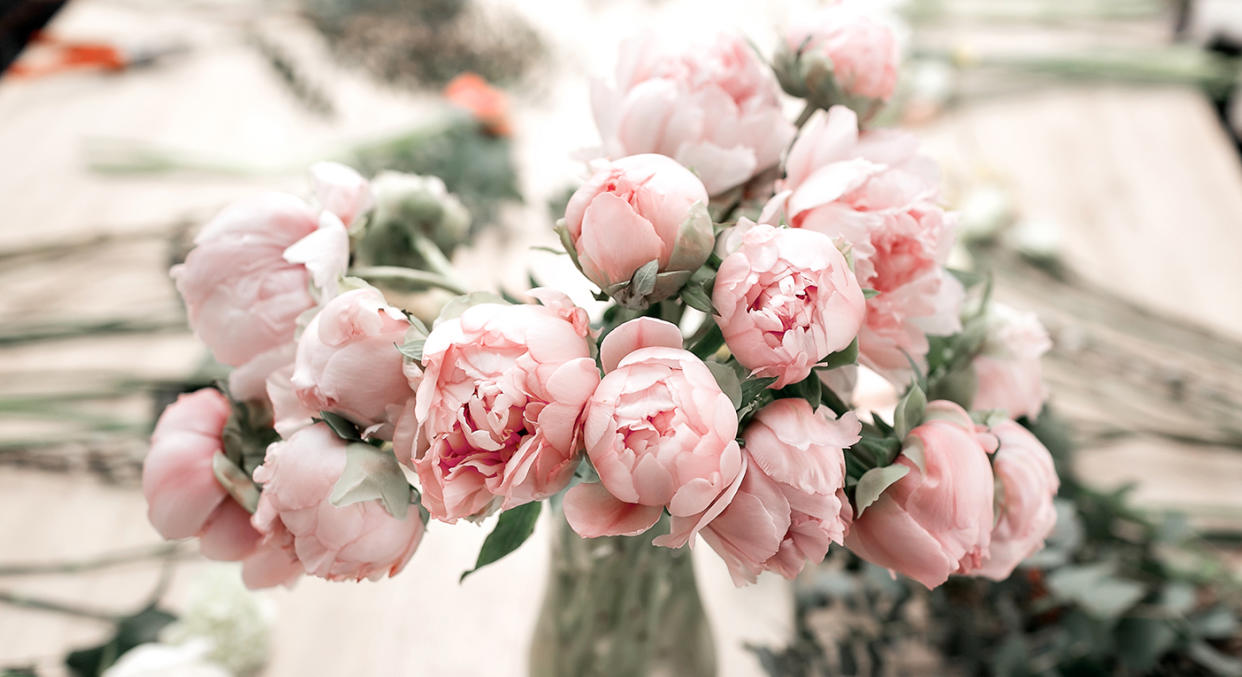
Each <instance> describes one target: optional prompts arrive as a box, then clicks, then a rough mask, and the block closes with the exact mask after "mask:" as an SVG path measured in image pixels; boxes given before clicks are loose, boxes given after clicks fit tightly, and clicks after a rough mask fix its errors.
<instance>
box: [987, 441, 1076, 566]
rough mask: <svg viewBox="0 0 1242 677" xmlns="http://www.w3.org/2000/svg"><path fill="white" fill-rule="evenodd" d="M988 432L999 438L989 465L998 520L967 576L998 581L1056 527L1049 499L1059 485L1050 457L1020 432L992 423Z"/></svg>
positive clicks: (1041, 445) (1044, 449)
mask: <svg viewBox="0 0 1242 677" xmlns="http://www.w3.org/2000/svg"><path fill="white" fill-rule="evenodd" d="M992 432H993V434H995V435H996V437H997V439H998V440H1000V448H999V449H998V450H997V452H996V456H995V458H994V459H993V461H992V470H993V471H994V472H995V473H996V479H997V493H998V495H997V497H996V498H997V504H998V505H997V511H998V516H997V520H996V526H995V527H993V528H992V545H991V548H990V552H989V554H988V556H987V557H985V558H984V559H983V564H982V566H980V567H979V568H978V569H976V570H975V571H974V572H973V573H975V574H976V575H979V576H986V577H987V578H991V579H993V580H997V581H1003V580H1005V579H1006V578H1009V575H1010V574H1012V573H1013V570H1014V568H1016V567H1017V566H1018V564H1019V563H1021V562H1022V560H1024V559H1026V558H1027V557H1030V556H1031V555H1032V554H1034V553H1035V552H1036V551H1038V550H1040V549H1041V548H1043V547H1044V539H1046V538H1048V534H1051V533H1052V529H1053V527H1055V526H1056V523H1057V511H1056V507H1055V506H1053V503H1052V499H1053V498H1055V497H1056V494H1057V489H1058V487H1060V484H1061V482H1060V480H1059V479H1058V478H1057V471H1056V467H1055V466H1054V465H1053V462H1052V454H1050V453H1048V449H1047V448H1045V447H1044V445H1043V444H1041V443H1040V441H1039V440H1038V439H1036V438H1035V436H1034V435H1032V434H1031V433H1030V431H1028V430H1027V429H1026V428H1023V427H1022V426H1021V425H1018V424H1017V423H1015V422H1013V421H1009V420H1006V421H1001V422H999V423H997V424H996V425H993V426H992Z"/></svg>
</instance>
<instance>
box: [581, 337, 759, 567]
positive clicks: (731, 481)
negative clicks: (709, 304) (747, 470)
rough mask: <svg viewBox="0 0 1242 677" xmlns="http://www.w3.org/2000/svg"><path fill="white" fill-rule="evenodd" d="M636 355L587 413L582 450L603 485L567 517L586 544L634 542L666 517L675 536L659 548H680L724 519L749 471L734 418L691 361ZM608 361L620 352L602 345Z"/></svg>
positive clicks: (686, 356)
mask: <svg viewBox="0 0 1242 677" xmlns="http://www.w3.org/2000/svg"><path fill="white" fill-rule="evenodd" d="M625 328H626V325H622V327H619V328H618V329H617V330H616V331H614V332H613V334H617V332H622V333H621V334H619V335H618V336H619V339H618V340H623V341H627V342H628V341H629V340H630V339H631V338H632V336H633V335H632V334H631V333H629V332H628V330H627V329H625ZM649 333H650V334H651V335H653V336H655V337H656V339H657V340H660V335H659V334H658V333H656V332H649ZM613 334H609V336H608V337H607V338H605V344H607V343H609V340H610V339H612V338H613ZM627 337H628V338H627ZM669 338H671V337H669ZM635 348H636V349H635V350H633V351H632V352H630V353H629V354H628V355H626V356H625V357H624V358H622V359H621V360H620V362H618V363H617V365H616V368H615V369H612V370H611V371H609V372H608V373H607V374H606V375H605V376H604V378H603V380H601V381H600V383H599V387H598V388H596V390H595V393H594V394H593V395H592V396H591V399H590V401H589V402H588V403H587V406H586V413H585V419H584V422H583V441H584V442H585V444H586V450H587V454H588V456H589V457H590V459H591V462H592V463H593V464H594V466H595V470H596V472H598V473H599V478H600V481H599V483H596V484H580V485H577V486H575V487H574V488H573V489H571V490H570V491H569V494H568V495H567V496H566V497H565V517H566V519H567V520H568V521H569V524H570V526H572V527H573V528H574V530H575V531H577V532H578V534H579V535H581V536H583V537H587V538H593V537H596V536H604V535H616V534H629V535H634V534H638V533H641V532H643V531H646V530H647V529H649V528H650V527H651V526H652V525H654V524H655V523H656V521H657V520H658V519H659V518H660V515H661V513H662V512H663V511H664V510H665V509H667V510H668V512H669V514H670V515H672V533H670V534H668V535H666V536H661V537H659V538H657V539H656V541H655V542H656V543H657V544H658V545H667V546H670V547H677V546H680V545H683V544H685V543H686V542H688V541H689V540H690V539H691V538H692V537H693V535H694V534H695V533H697V531H698V530H699V529H700V528H701V527H702V525H704V524H706V523H707V522H709V521H711V519H712V518H714V517H715V516H716V515H717V514H719V513H720V511H721V510H723V509H724V506H725V505H726V504H727V503H728V501H729V499H730V498H732V494H733V493H734V492H736V490H737V482H738V481H740V479H741V470H742V456H741V450H740V449H739V448H738V444H737V441H736V440H735V439H734V437H735V436H736V434H737V415H736V414H735V413H734V410H733V404H732V402H731V401H730V400H729V397H728V396H727V395H725V394H724V393H723V392H722V391H721V389H720V386H719V385H717V383H716V380H715V378H714V377H713V376H712V373H711V371H709V370H708V368H707V366H706V365H704V364H703V362H702V361H701V360H699V358H697V357H695V356H694V355H693V354H692V353H690V352H687V351H685V350H682V349H681V348H680V347H664V346H660V345H651V346H647V347H642V346H639V345H635ZM604 352H605V353H611V352H613V351H612V350H610V349H609V348H608V346H607V345H605V349H604Z"/></svg>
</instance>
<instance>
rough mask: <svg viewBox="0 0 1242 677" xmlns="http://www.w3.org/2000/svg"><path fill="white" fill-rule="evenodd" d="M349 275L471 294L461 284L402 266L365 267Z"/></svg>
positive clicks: (459, 293) (354, 270)
mask: <svg viewBox="0 0 1242 677" xmlns="http://www.w3.org/2000/svg"><path fill="white" fill-rule="evenodd" d="M349 274H350V275H352V276H354V277H361V278H363V279H364V280H401V281H403V282H412V283H414V284H418V285H422V286H425V287H432V288H435V289H443V290H445V291H447V292H450V293H453V294H458V295H464V294H468V293H470V292H469V291H468V290H467V289H466V288H465V287H463V286H461V285H460V284H457V283H455V282H453V281H452V280H448V279H445V278H444V277H442V276H440V275H438V274H436V273H429V272H427V271H425V270H414V269H413V268H402V267H401V266H363V267H361V268H353V269H351V270H350V271H349Z"/></svg>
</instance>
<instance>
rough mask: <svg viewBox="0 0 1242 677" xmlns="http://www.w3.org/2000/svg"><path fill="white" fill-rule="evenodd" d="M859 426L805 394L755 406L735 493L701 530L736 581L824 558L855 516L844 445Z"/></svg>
mask: <svg viewBox="0 0 1242 677" xmlns="http://www.w3.org/2000/svg"><path fill="white" fill-rule="evenodd" d="M860 429H861V426H860V424H859V422H858V419H857V418H856V417H855V416H854V415H853V414H852V413H847V414H845V415H844V416H842V417H841V418H839V419H834V418H833V416H832V414H831V412H829V411H828V410H827V409H824V408H821V409H819V410H818V411H814V410H812V409H811V405H810V404H808V403H807V401H806V400H803V399H797V398H788V399H780V400H776V401H775V402H772V403H771V404H769V405H767V406H766V407H764V408H763V409H761V410H760V411H759V414H758V415H756V416H755V418H754V420H753V421H751V423H750V425H748V426H747V427H746V431H745V432H744V433H743V439H744V440H745V442H746V446H745V447H744V449H743V454H744V456H745V457H746V460H747V465H746V471H745V477H744V478H743V479H742V484H741V486H740V487H739V488H738V491H737V495H736V496H734V498H733V500H732V502H730V503H729V506H728V507H726V508H725V509H724V511H723V512H721V513H720V516H719V517H717V518H716V519H714V520H712V521H711V523H710V524H708V525H707V527H706V528H705V529H704V530H703V532H702V534H703V540H705V541H707V544H708V545H710V546H711V547H712V549H713V550H715V551H716V552H717V553H719V554H720V556H721V558H722V559H724V561H725V564H727V565H728V567H729V573H730V574H731V575H732V577H733V582H734V583H736V584H738V585H741V584H742V583H744V582H751V583H753V582H754V581H755V578H756V577H757V576H758V575H759V573H760V572H762V571H764V570H768V571H775V572H777V573H779V574H781V575H782V576H785V577H786V578H793V577H794V576H797V575H798V573H799V572H800V571H802V569H803V567H804V566H805V565H806V564H807V563H808V562H810V563H818V562H820V561H823V559H824V556H825V555H826V554H827V553H828V544H829V543H830V542H835V543H837V544H841V543H842V542H843V540H844V538H845V534H846V532H847V531H848V530H849V525H850V520H851V518H852V517H853V509H852V508H851V507H850V503H849V499H848V498H846V496H845V455H844V451H843V450H844V449H845V448H847V447H849V446H852V445H853V444H854V443H855V442H857V441H858V436H859V431H860Z"/></svg>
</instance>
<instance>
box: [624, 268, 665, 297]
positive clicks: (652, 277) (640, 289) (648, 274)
mask: <svg viewBox="0 0 1242 677" xmlns="http://www.w3.org/2000/svg"><path fill="white" fill-rule="evenodd" d="M659 272H660V260H659V259H651V260H650V261H648V262H646V263H644V264H643V265H642V266H640V267H639V268H638V270H636V271H634V276H633V277H631V278H630V295H631V296H633V297H635V298H641V297H644V296H647V295H648V294H650V293H651V292H653V291H655V285H656V274H657V273H659Z"/></svg>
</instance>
